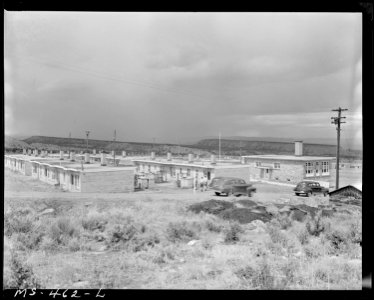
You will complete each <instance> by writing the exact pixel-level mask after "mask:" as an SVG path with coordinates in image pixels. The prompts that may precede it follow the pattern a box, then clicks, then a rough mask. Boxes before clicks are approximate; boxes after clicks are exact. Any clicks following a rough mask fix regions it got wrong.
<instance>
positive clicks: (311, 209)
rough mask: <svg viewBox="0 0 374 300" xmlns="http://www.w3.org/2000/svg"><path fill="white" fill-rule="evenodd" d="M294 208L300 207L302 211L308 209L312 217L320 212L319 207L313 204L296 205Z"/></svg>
mask: <svg viewBox="0 0 374 300" xmlns="http://www.w3.org/2000/svg"><path fill="white" fill-rule="evenodd" d="M292 208H297V209H299V210H301V211H306V212H307V213H308V214H310V215H311V216H312V217H314V216H315V214H316V213H317V212H318V208H315V207H312V206H308V205H306V204H299V205H294V206H293V207H292ZM292 208H291V209H292Z"/></svg>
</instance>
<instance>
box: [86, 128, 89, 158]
mask: <svg viewBox="0 0 374 300" xmlns="http://www.w3.org/2000/svg"><path fill="white" fill-rule="evenodd" d="M89 135H90V131H89V130H86V137H87V138H86V153H88V136H89Z"/></svg>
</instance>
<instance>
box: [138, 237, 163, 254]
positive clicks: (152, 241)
mask: <svg viewBox="0 0 374 300" xmlns="http://www.w3.org/2000/svg"><path fill="white" fill-rule="evenodd" d="M159 243H160V239H159V237H158V236H157V235H156V234H155V233H149V234H143V235H137V236H136V238H134V239H133V240H132V243H131V248H132V251H134V252H138V251H142V250H146V249H147V248H148V247H154V246H155V245H157V244H159Z"/></svg>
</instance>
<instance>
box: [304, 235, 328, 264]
mask: <svg viewBox="0 0 374 300" xmlns="http://www.w3.org/2000/svg"><path fill="white" fill-rule="evenodd" d="M326 250H327V249H326V248H325V245H324V244H323V243H321V240H320V239H319V238H314V239H311V240H310V242H309V243H308V244H307V245H305V246H304V252H305V255H306V256H307V257H309V258H312V259H314V258H318V257H321V256H324V255H325V254H326V252H328V251H326Z"/></svg>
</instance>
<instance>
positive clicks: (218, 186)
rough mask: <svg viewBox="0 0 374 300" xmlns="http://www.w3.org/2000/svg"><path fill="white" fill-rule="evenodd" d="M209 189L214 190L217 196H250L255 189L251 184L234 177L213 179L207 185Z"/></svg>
mask: <svg viewBox="0 0 374 300" xmlns="http://www.w3.org/2000/svg"><path fill="white" fill-rule="evenodd" d="M209 188H210V189H212V190H214V192H215V193H216V195H217V196H219V195H221V194H225V195H227V196H228V195H234V196H240V195H247V196H251V194H252V192H256V188H255V187H253V186H252V184H250V183H246V182H245V180H243V179H241V178H236V177H215V178H213V179H212V181H211V183H210V184H209Z"/></svg>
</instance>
